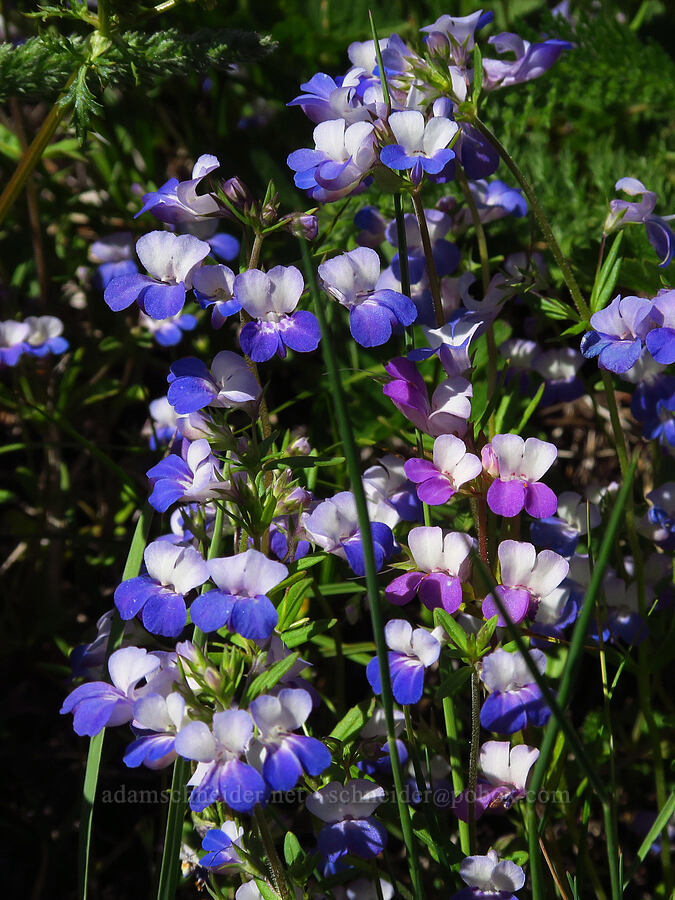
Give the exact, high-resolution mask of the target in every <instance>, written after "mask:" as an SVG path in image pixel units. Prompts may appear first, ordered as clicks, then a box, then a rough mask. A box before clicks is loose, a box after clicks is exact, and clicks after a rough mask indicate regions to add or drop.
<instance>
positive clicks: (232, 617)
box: [190, 550, 288, 641]
mask: <svg viewBox="0 0 675 900" xmlns="http://www.w3.org/2000/svg"><path fill="white" fill-rule="evenodd" d="M206 568H207V570H208V574H209V575H210V577H211V578H212V580H213V581H214V582H215V583H216V585H217V587H218V590H214V591H207V592H206V593H205V594H201V595H200V596H199V597H197V599H196V600H195V601H194V603H193V604H192V607H191V609H190V615H191V616H192V621H193V622H194V623H195V625H196V626H197V627H198V628H201V630H202V631H206V632H209V631H217V630H218V629H219V628H223V627H226V628H227V629H228V630H229V631H233V632H236V633H237V634H240V635H241V636H242V637H245V638H250V639H251V640H257V641H260V640H266V639H267V638H268V637H270V635H271V634H272V632H273V631H274V628H275V626H276V624H277V622H278V619H279V617H278V615H277V611H276V609H275V608H274V605H273V604H272V601H271V600H270V599H269V597H268V596H267V594H268V593H269V591H271V590H272V588H275V587H276V586H277V585H278V584H281V582H282V581H283V580H284V578H287V577H288V569H287V568H286V566H285V565H283V563H280V562H275V561H274V560H271V559H268V558H267V557H266V556H265V555H264V554H263V553H260V551H259V550H246V551H245V552H244V553H238V554H236V555H235V556H229V557H223V558H220V559H211V560H208V562H207V563H206Z"/></svg>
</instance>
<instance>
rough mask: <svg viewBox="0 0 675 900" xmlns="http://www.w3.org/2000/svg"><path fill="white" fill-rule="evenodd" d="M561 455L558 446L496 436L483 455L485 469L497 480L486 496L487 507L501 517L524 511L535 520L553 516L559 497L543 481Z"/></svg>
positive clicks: (486, 446) (515, 435)
mask: <svg viewBox="0 0 675 900" xmlns="http://www.w3.org/2000/svg"><path fill="white" fill-rule="evenodd" d="M557 455H558V450H557V448H556V446H555V444H551V443H549V442H548V441H540V440H538V439H537V438H528V439H527V440H526V441H524V440H523V439H522V438H521V437H519V436H518V435H517V434H497V435H495V436H494V437H493V438H492V441H491V442H490V443H489V444H486V445H485V447H483V449H482V451H481V456H482V459H483V465H484V467H485V470H486V471H487V472H488V474H489V475H492V476H494V478H495V480H494V481H493V482H492V484H491V485H490V488H489V490H488V493H487V502H488V506H489V507H490V509H491V510H492V512H493V513H496V514H497V515H499V516H506V517H509V518H510V517H512V516H517V515H518V513H519V512H521V510H522V509H525V510H526V512H528V513H529V514H530V515H531V516H533V517H534V518H536V519H544V518H546V517H547V516H552V515H553V514H554V513H555V511H556V508H557V505H558V501H557V498H556V495H555V494H554V493H553V491H552V490H551V488H550V487H547V486H546V485H545V484H541V482H540V480H539V479H540V478H542V477H543V475H544V474H545V473H546V472H547V471H548V470H549V469H550V468H551V466H552V465H553V463H554V462H555V459H556V457H557Z"/></svg>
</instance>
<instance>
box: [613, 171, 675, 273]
mask: <svg viewBox="0 0 675 900" xmlns="http://www.w3.org/2000/svg"><path fill="white" fill-rule="evenodd" d="M614 187H615V188H616V190H617V191H623V192H624V193H626V194H628V196H629V197H639V199H638V200H611V201H610V204H609V214H608V216H607V218H606V220H605V227H604V233H605V235H608V234H612V232H614V231H618V230H619V229H620V228H623V226H624V225H630V224H633V223H639V224H642V225H644V226H645V230H646V232H647V237H648V238H649V242H650V244H651V245H652V247H653V248H654V250H655V251H656V254H657V256H658V257H659V260H660V262H659V265H660V266H661V267H664V266H667V265H668V264H669V263H670V261H671V260H672V258H673V255H674V254H675V235H674V234H673V231H672V229H671V227H670V225H669V224H668V221H669V220H670V219H672V218H673V216H663V217H662V216H656V215H654V207H655V206H656V200H657V196H656V194H655V193H654V191H648V190H647V188H646V187H645V186H644V184H642V182H641V181H638V179H637V178H630V177H627V178H619V180H618V181H617V183H616V184H615V185H614Z"/></svg>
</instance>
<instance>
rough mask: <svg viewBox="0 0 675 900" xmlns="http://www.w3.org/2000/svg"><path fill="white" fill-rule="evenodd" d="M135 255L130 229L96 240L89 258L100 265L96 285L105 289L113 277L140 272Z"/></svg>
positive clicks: (96, 275)
mask: <svg viewBox="0 0 675 900" xmlns="http://www.w3.org/2000/svg"><path fill="white" fill-rule="evenodd" d="M135 256H136V253H135V251H134V236H133V234H132V233H131V232H130V231H116V232H114V233H113V234H109V235H107V236H106V237H103V238H100V239H99V240H98V241H94V243H93V244H91V245H90V247H89V259H90V260H91V261H92V262H93V263H97V265H98V268H97V270H96V274H95V276H94V279H93V282H94V286H95V287H97V288H100V289H101V290H104V289H105V288H106V287H108V284H109V283H110V282H111V281H112V280H113V278H118V277H119V276H120V275H133V274H134V273H135V272H138V266H137V265H136V261H135Z"/></svg>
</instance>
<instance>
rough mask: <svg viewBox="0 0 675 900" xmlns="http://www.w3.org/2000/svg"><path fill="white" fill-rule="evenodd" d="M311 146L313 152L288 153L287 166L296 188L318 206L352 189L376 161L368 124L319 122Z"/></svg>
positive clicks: (372, 134) (373, 141)
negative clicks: (319, 203) (291, 173)
mask: <svg viewBox="0 0 675 900" xmlns="http://www.w3.org/2000/svg"><path fill="white" fill-rule="evenodd" d="M314 144H315V147H314V150H310V149H303V150H296V151H295V152H294V153H291V155H290V156H289V157H288V165H289V167H290V168H291V169H293V171H294V172H295V173H296V174H295V178H294V181H295V184H296V185H297V187H299V188H301V189H302V190H306V191H308V192H309V194H310V195H311V197H312V199H314V200H319V201H321V202H322V203H327V202H328V201H330V200H339V198H340V197H344V196H346V195H347V194H350V193H352V191H354V190H356V188H358V186H359V185H360V184H361V181H362V180H363V178H364V177H365V176H366V175H367V174H368V172H369V171H370V169H371V168H372V166H373V163H374V162H375V159H376V154H375V137H374V132H373V125H372V123H371V122H354V123H353V124H352V125H346V123H345V120H344V119H331V120H329V121H326V122H321V123H320V124H319V125H317V126H316V128H315V129H314Z"/></svg>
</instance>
